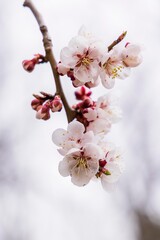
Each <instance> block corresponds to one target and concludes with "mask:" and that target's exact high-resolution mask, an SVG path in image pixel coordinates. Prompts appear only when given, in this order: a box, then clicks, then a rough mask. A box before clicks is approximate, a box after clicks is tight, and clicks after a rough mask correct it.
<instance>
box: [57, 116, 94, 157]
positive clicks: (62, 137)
mask: <svg viewBox="0 0 160 240" xmlns="http://www.w3.org/2000/svg"><path fill="white" fill-rule="evenodd" d="M84 132H85V127H84V125H83V124H82V123H80V122H78V121H75V120H74V121H72V122H70V123H69V124H68V128H67V130H65V129H62V128H59V129H57V130H55V131H54V132H53V135H52V140H53V142H54V144H56V145H57V146H58V147H60V149H59V150H58V151H59V153H60V154H61V155H66V154H67V152H68V151H69V150H70V149H72V148H81V147H82V146H83V145H84V144H85V143H88V142H89V143H91V142H93V141H94V134H93V132H91V131H88V132H86V133H84Z"/></svg>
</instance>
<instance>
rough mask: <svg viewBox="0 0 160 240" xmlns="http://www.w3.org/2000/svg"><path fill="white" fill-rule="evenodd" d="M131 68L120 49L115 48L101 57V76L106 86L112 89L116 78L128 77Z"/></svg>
mask: <svg viewBox="0 0 160 240" xmlns="http://www.w3.org/2000/svg"><path fill="white" fill-rule="evenodd" d="M129 73H130V68H127V67H126V66H125V64H124V63H123V61H122V57H121V53H120V51H119V49H117V48H113V49H112V50H111V51H110V52H109V53H108V52H106V53H104V55H103V57H102V59H101V71H100V78H101V81H102V84H103V86H104V87H106V88H108V89H110V88H113V86H114V84H115V79H116V78H119V79H124V78H125V77H128V76H129Z"/></svg>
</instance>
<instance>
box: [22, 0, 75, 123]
mask: <svg viewBox="0 0 160 240" xmlns="http://www.w3.org/2000/svg"><path fill="white" fill-rule="evenodd" d="M23 6H24V7H28V8H29V9H30V10H31V12H32V13H33V15H34V17H35V19H36V20H37V23H38V25H39V28H40V31H41V33H42V36H43V45H44V49H45V53H46V56H45V58H46V60H47V61H48V62H49V63H50V66H51V69H52V73H53V76H54V79H55V85H56V94H58V95H60V97H61V99H62V102H63V105H64V108H65V111H66V115H67V120H68V122H71V121H72V120H73V119H74V118H75V115H76V113H75V111H73V110H72V109H71V108H70V106H69V104H68V102H67V99H66V97H65V94H64V92H63V89H62V85H61V82H60V77H59V74H58V72H57V70H56V66H57V63H56V60H55V57H54V54H53V51H52V40H51V38H50V37H49V33H48V28H47V26H46V25H45V23H44V20H43V17H42V15H41V14H40V13H39V12H38V10H37V8H36V7H35V5H34V4H33V2H32V1H31V0H25V1H24V4H23Z"/></svg>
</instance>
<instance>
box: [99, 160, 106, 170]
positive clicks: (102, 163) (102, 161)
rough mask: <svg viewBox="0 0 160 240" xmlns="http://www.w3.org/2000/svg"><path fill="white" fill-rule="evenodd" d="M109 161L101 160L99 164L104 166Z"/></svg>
mask: <svg viewBox="0 0 160 240" xmlns="http://www.w3.org/2000/svg"><path fill="white" fill-rule="evenodd" d="M106 163H107V161H106V160H102V159H101V160H99V166H100V167H102V168H104V166H105V165H106Z"/></svg>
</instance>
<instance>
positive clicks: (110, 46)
mask: <svg viewBox="0 0 160 240" xmlns="http://www.w3.org/2000/svg"><path fill="white" fill-rule="evenodd" d="M126 34H127V31H125V32H123V33H122V34H121V35H120V36H119V37H118V38H117V40H115V41H114V42H113V43H112V44H111V45H109V47H108V52H109V51H111V50H112V48H113V47H114V46H115V45H117V44H118V43H120V42H121V41H122V40H123V39H124V38H125V36H126Z"/></svg>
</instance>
